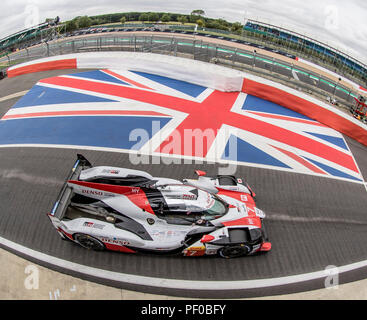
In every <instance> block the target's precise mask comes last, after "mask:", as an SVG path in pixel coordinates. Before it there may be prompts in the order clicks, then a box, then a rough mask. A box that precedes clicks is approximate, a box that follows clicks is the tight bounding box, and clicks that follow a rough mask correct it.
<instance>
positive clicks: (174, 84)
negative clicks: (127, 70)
mask: <svg viewBox="0 0 367 320" xmlns="http://www.w3.org/2000/svg"><path fill="white" fill-rule="evenodd" d="M131 72H134V73H136V74H138V75H139V76H142V77H145V78H148V79H149V80H153V81H155V82H158V83H160V84H163V85H165V86H167V87H170V88H172V89H175V90H177V91H180V92H183V93H185V94H187V95H189V96H191V97H194V98H196V97H197V96H198V95H200V94H201V93H202V92H203V91H204V90H205V89H207V88H206V87H203V86H199V85H197V84H193V83H190V82H186V81H181V80H176V79H172V78H167V77H163V76H158V75H156V74H151V73H146V72H139V71H131Z"/></svg>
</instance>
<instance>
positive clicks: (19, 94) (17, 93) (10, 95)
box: [0, 90, 28, 102]
mask: <svg viewBox="0 0 367 320" xmlns="http://www.w3.org/2000/svg"><path fill="white" fill-rule="evenodd" d="M27 92H28V90H25V91H19V92H16V93H13V94H9V95H8V96H5V97H2V98H0V102H3V101H6V100H10V99H14V98H18V97H21V96H24V95H25V94H26V93H27Z"/></svg>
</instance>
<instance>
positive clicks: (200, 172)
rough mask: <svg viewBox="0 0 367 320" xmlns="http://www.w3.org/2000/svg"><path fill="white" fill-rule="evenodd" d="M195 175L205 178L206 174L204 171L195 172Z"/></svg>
mask: <svg viewBox="0 0 367 320" xmlns="http://www.w3.org/2000/svg"><path fill="white" fill-rule="evenodd" d="M195 173H196V174H197V175H198V176H199V177H201V176H205V175H206V172H205V171H201V170H195Z"/></svg>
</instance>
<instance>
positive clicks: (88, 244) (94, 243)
mask: <svg viewBox="0 0 367 320" xmlns="http://www.w3.org/2000/svg"><path fill="white" fill-rule="evenodd" d="M74 239H75V241H76V242H77V243H78V244H79V245H81V246H82V247H83V248H85V249H88V250H96V251H102V250H104V249H105V245H104V244H103V242H102V241H100V240H98V239H96V238H94V237H92V236H90V235H88V234H83V233H77V234H75V235H74Z"/></svg>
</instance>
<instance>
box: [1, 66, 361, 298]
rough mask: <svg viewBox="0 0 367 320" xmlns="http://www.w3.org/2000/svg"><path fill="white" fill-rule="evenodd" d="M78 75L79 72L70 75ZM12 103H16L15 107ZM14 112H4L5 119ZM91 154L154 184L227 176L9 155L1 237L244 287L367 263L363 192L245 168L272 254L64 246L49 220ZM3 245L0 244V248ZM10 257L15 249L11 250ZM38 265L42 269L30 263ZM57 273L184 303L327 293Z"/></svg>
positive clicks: (117, 156) (349, 277)
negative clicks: (186, 286) (171, 285)
mask: <svg viewBox="0 0 367 320" xmlns="http://www.w3.org/2000/svg"><path fill="white" fill-rule="evenodd" d="M61 73H63V72H60V71H57V72H56V71H55V72H42V73H37V74H33V75H27V76H20V77H17V78H14V79H5V80H2V81H1V82H0V90H1V96H6V95H8V94H10V93H12V92H13V91H14V90H13V86H12V85H10V84H11V83H10V82H12V83H13V84H16V85H17V91H22V90H25V89H27V88H30V87H31V84H33V83H34V82H35V81H36V80H37V79H41V78H46V77H49V76H52V75H57V74H61ZM64 73H65V74H70V73H71V70H64ZM11 102H12V103H13V102H14V101H11ZM8 108H9V105H7V104H6V103H5V102H4V103H2V104H0V113H1V114H3V113H5V112H6V111H7V109H8ZM346 141H347V144H348V145H349V147H350V149H351V151H352V153H353V154H354V156H355V159H356V161H357V163H358V165H359V167H360V170H361V172H362V174H363V175H364V176H365V177H366V176H367V148H366V147H365V146H362V145H360V144H359V143H358V142H355V141H353V140H351V139H349V138H347V137H346ZM77 153H82V154H83V155H84V156H85V157H87V158H88V159H89V160H90V161H91V163H92V164H93V165H111V166H120V167H127V168H133V169H139V170H146V171H147V172H149V173H151V174H152V175H153V176H162V177H169V178H176V179H182V178H190V177H194V169H200V170H205V171H207V173H208V175H211V174H217V173H218V167H219V165H218V164H198V165H195V164H190V165H189V164H171V165H169V166H167V165H163V164H162V165H157V164H150V165H139V166H134V165H132V164H131V162H130V161H129V156H128V154H124V153H115V152H102V151H90V150H78V149H61V148H35V147H13V148H0V182H1V183H0V199H1V201H0V236H1V237H3V238H5V239H8V240H10V241H13V242H15V243H18V244H21V245H23V246H26V247H28V248H31V249H33V250H36V251H39V252H42V253H45V254H47V255H51V256H55V257H58V258H61V259H65V260H68V261H71V262H75V263H78V264H83V265H86V266H91V267H95V268H101V269H105V270H111V271H115V272H121V273H127V274H134V275H141V276H149V277H162V278H168V279H185V280H202V281H206V280H211V281H213V280H214V281H223V280H230V281H237V280H253V279H267V278H273V277H284V276H291V275H298V274H302V273H309V272H314V271H320V270H324V269H325V267H327V266H329V265H335V266H343V265H347V264H351V263H354V262H358V261H362V260H366V259H367V247H366V245H365V244H366V242H367V232H366V230H367V215H366V208H367V192H366V189H365V187H364V186H363V185H361V184H356V183H350V182H344V181H338V180H334V179H328V178H323V177H316V176H310V175H302V174H295V173H288V172H282V171H276V170H269V169H260V168H252V167H246V166H238V169H237V172H236V175H237V176H238V177H243V178H245V179H246V180H247V181H248V183H249V184H250V185H251V186H252V187H253V189H254V191H255V192H256V193H257V204H258V207H259V208H261V209H263V210H264V211H265V212H266V213H267V219H266V221H265V222H266V229H267V232H268V234H269V237H270V240H271V242H272V244H273V249H272V251H271V252H269V253H267V254H264V255H259V256H253V257H244V258H237V259H229V260H226V259H222V258H219V257H195V258H189V257H181V256H164V255H155V254H124V253H114V252H93V251H88V250H85V249H83V248H81V247H79V246H77V245H76V244H73V243H70V242H67V241H62V240H61V238H60V236H59V235H58V234H57V232H56V230H55V229H54V228H53V226H52V225H51V223H50V221H49V219H48V217H47V216H46V214H47V213H48V212H50V210H51V209H52V207H53V204H54V202H55V200H56V197H57V195H58V192H59V191H60V188H61V186H62V184H63V182H64V180H65V178H66V176H67V174H68V172H69V170H70V168H71V167H72V165H73V164H74V161H75V158H76V154H77ZM0 245H1V244H0ZM5 249H6V248H5ZM26 258H27V259H29V260H31V261H32V260H34V258H32V257H30V256H26ZM35 262H39V263H40V264H42V265H45V266H47V267H49V268H52V269H55V270H58V271H61V272H64V273H68V274H72V275H74V276H79V277H81V278H83V279H89V280H93V281H97V282H100V283H104V284H107V285H112V286H116V287H121V288H126V289H130V290H138V291H144V292H151V293H157V294H168V295H177V296H184V297H211V298H220V297H226V298H239V297H251V296H263V295H272V294H282V293H291V292H297V291H304V290H310V289H317V288H321V287H323V286H324V280H323V279H319V280H315V281H310V282H304V283H298V284H292V285H287V286H279V287H268V288H258V289H251V290H231V291H228V292H224V291H223V290H221V289H220V284H219V283H218V290H217V291H215V292H214V291H204V290H200V288H198V290H190V291H186V290H182V289H181V290H178V289H166V288H153V287H149V286H134V285H131V284H126V283H117V282H112V281H105V280H103V279H100V278H98V277H93V276H86V275H83V274H82V273H79V272H72V271H69V270H67V269H65V268H61V267H55V266H53V265H52V264H51V263H48V262H44V261H43V262H40V261H35ZM366 271H367V270H365V269H359V270H356V271H353V272H348V273H344V274H341V275H340V278H339V280H340V282H341V283H343V282H349V281H354V280H358V279H362V278H364V277H365V276H366Z"/></svg>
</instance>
